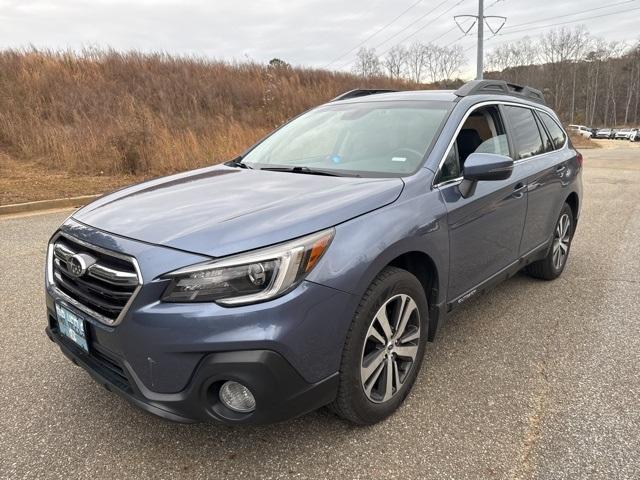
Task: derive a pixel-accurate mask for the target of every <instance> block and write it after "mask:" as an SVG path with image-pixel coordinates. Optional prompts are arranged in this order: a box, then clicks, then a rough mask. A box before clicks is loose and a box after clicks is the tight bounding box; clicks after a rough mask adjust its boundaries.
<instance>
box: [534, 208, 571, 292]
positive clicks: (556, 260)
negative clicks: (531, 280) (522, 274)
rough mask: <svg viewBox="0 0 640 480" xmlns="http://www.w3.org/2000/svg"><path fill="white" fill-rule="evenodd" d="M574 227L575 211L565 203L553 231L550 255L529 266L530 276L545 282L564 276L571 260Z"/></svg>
mask: <svg viewBox="0 0 640 480" xmlns="http://www.w3.org/2000/svg"><path fill="white" fill-rule="evenodd" d="M574 225H575V224H574V218H573V211H572V210H571V207H570V206H569V205H568V204H566V203H565V204H564V206H563V207H562V211H561V212H560V217H559V218H558V221H557V222H556V227H555V229H554V231H553V240H552V241H551V247H550V248H549V253H548V254H547V256H546V257H545V258H543V259H542V260H539V261H537V262H534V263H532V264H531V265H529V266H527V268H526V271H527V273H528V274H529V275H531V276H532V277H536V278H541V279H543V280H553V279H554V278H558V277H559V276H560V274H562V271H563V270H564V267H565V265H566V263H567V259H568V258H569V250H570V249H571V240H572V239H573V232H574Z"/></svg>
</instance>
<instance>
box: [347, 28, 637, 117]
mask: <svg viewBox="0 0 640 480" xmlns="http://www.w3.org/2000/svg"><path fill="white" fill-rule="evenodd" d="M495 38H496V39H500V38H501V37H500V36H498V37H495ZM492 41H494V40H493V39H489V40H488V42H487V43H488V44H489V47H490V44H491V42H492ZM485 59H486V73H485V78H490V79H503V80H507V81H509V82H513V83H519V84H523V85H530V86H532V87H535V88H538V89H540V90H542V91H543V93H544V94H545V98H546V100H547V103H548V104H549V106H551V107H552V108H553V109H554V110H555V111H556V112H558V114H559V115H560V117H561V118H562V120H563V121H565V122H568V123H580V124H587V125H589V126H610V127H611V126H622V125H630V126H638V124H639V122H640V41H635V42H634V43H627V42H616V41H613V42H608V41H605V40H603V39H601V38H598V37H595V36H592V35H591V34H590V33H589V32H588V31H587V30H586V29H585V27H583V26H576V27H574V28H569V27H562V28H558V29H553V30H550V31H548V32H547V33H545V34H543V35H540V36H538V37H535V38H532V37H525V38H522V39H520V40H515V41H511V42H506V43H502V44H500V45H498V46H496V47H494V48H492V49H491V48H490V49H489V50H488V52H487V53H486V56H485ZM467 62H468V59H467V58H465V54H464V51H463V49H462V47H461V46H460V45H455V44H454V45H450V46H441V45H436V44H433V43H429V44H423V43H420V42H415V43H413V44H412V45H410V46H403V45H397V46H394V47H393V48H391V49H389V50H388V51H386V52H385V53H384V54H383V55H380V56H379V55H378V54H377V53H376V51H375V50H374V49H370V48H366V47H363V48H361V49H360V50H359V51H358V53H357V55H356V60H355V63H354V66H353V72H354V73H355V74H357V75H359V76H360V77H365V78H372V77H378V76H387V77H390V78H392V79H396V80H397V79H406V80H410V81H412V82H415V83H422V84H442V83H443V82H444V83H446V84H450V85H451V84H453V85H455V84H460V83H462V81H461V80H459V79H458V76H459V75H460V73H461V72H462V71H463V69H465V67H467V66H468V63H467Z"/></svg>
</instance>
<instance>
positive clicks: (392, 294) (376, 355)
mask: <svg viewBox="0 0 640 480" xmlns="http://www.w3.org/2000/svg"><path fill="white" fill-rule="evenodd" d="M403 311H404V312H407V313H409V315H407V316H406V317H407V321H406V322H400V321H399V320H398V322H396V321H395V320H396V319H400V317H401V316H403V315H401V313H402V312H403ZM381 312H385V313H386V317H387V318H388V320H389V321H388V322H387V329H386V330H385V328H383V323H382V321H383V320H382V319H383V317H384V315H382V314H381ZM428 320H429V319H428V307H427V300H426V297H425V293H424V289H423V287H422V284H421V283H420V281H418V279H417V278H416V277H415V276H414V275H412V274H411V273H409V272H407V271H406V270H402V269H399V268H395V267H386V268H385V269H384V270H383V271H382V272H381V273H380V274H379V275H378V276H377V277H376V278H375V279H374V281H373V282H372V283H371V285H370V286H369V288H368V289H367V291H366V292H365V294H364V295H363V297H362V300H361V301H360V304H359V305H358V308H357V310H356V313H355V315H354V318H353V321H352V324H351V327H350V329H349V332H348V333H347V338H346V341H345V345H344V350H343V353H342V361H341V365H340V373H339V375H340V376H339V385H338V395H337V397H336V399H335V400H334V401H333V403H332V404H330V405H329V408H330V410H332V411H333V412H334V413H335V414H337V415H338V416H340V417H342V418H343V419H346V420H348V421H350V422H352V423H355V424H357V425H370V424H373V423H376V422H379V421H381V420H383V419H385V418H386V417H388V416H389V415H391V414H392V413H393V412H394V411H395V410H397V409H398V407H399V406H400V405H401V404H402V402H403V401H404V399H405V398H406V396H407V394H408V393H409V391H410V390H411V387H412V386H413V384H414V382H415V379H416V376H417V374H418V372H419V370H420V365H421V364H422V357H423V356H424V349H425V345H426V342H427V336H428V325H429V321H428ZM398 323H404V328H402V327H400V328H396V327H398ZM389 327H390V328H389ZM400 329H402V331H401V332H399V333H398V330H400ZM374 330H375V331H374ZM385 331H386V332H387V333H385ZM411 355H415V356H414V357H413V358H411ZM374 367H375V368H374ZM387 373H390V374H391V389H389V392H390V393H389V394H388V395H387V390H388V386H389V383H387V380H388V375H387Z"/></svg>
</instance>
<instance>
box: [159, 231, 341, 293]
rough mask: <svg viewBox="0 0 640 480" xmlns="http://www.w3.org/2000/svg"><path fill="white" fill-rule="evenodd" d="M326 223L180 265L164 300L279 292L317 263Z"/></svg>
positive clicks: (327, 238)
mask: <svg viewBox="0 0 640 480" xmlns="http://www.w3.org/2000/svg"><path fill="white" fill-rule="evenodd" d="M334 234H335V230H334V229H333V228H330V229H328V230H323V231H322V232H318V233H314V234H312V235H308V236H306V237H301V238H298V239H296V240H291V241H289V242H286V243H281V244H280V245H275V246H273V247H267V248H262V249H259V250H254V251H252V252H247V253H241V254H239V255H233V256H230V257H226V258H222V259H220V260H212V261H210V262H205V263H200V264H198V265H193V266H191V267H186V268H181V269H180V270H176V271H174V272H171V273H168V274H166V275H164V278H169V279H171V283H170V284H169V286H168V287H167V289H166V291H165V293H164V295H163V296H162V300H163V301H164V302H216V303H219V304H221V305H243V304H247V303H255V302H262V301H265V300H270V299H272V298H275V297H277V296H280V295H282V294H284V293H286V292H288V291H289V290H291V289H292V288H294V287H295V286H296V285H298V284H299V283H300V282H301V281H302V279H303V278H304V276H305V275H306V274H307V273H309V272H310V271H311V269H312V268H313V267H314V266H315V265H316V264H317V263H318V261H319V260H320V258H321V257H322V255H323V254H324V252H325V251H326V250H327V247H328V246H329V244H330V243H331V240H332V239H333V236H334Z"/></svg>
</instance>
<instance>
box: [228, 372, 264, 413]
mask: <svg viewBox="0 0 640 480" xmlns="http://www.w3.org/2000/svg"><path fill="white" fill-rule="evenodd" d="M220 401H221V402H222V403H223V405H224V406H225V407H227V408H230V409H231V410H233V411H234V412H240V413H249V412H253V411H254V410H255V409H256V399H255V398H253V394H252V393H251V390H249V389H248V388H247V387H245V386H244V385H242V384H241V383H238V382H234V381H231V380H230V381H228V382H225V383H224V385H222V388H220Z"/></svg>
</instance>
